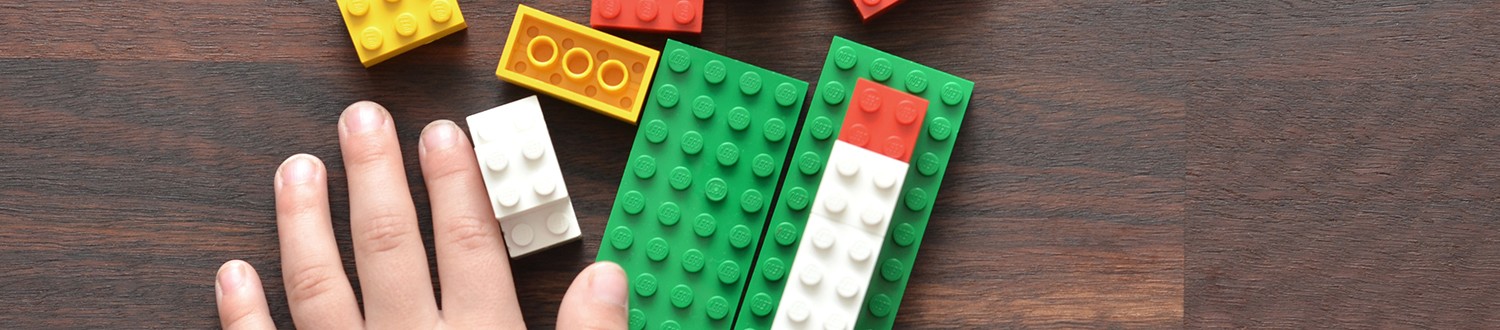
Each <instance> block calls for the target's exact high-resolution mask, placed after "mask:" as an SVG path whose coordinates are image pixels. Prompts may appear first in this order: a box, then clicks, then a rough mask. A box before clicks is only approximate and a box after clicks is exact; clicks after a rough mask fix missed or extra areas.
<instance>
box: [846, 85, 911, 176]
mask: <svg viewBox="0 0 1500 330" xmlns="http://www.w3.org/2000/svg"><path fill="white" fill-rule="evenodd" d="M850 100H851V101H854V102H849V110H848V111H847V112H846V113H845V115H844V126H843V128H842V129H840V130H839V141H844V142H848V143H849V144H853V145H855V146H858V147H860V148H865V149H868V150H870V151H874V152H876V153H880V154H882V155H886V156H889V157H891V158H895V159H897V160H900V161H902V162H907V161H908V160H909V159H911V150H912V146H913V143H916V142H917V135H920V134H921V133H922V118H926V117H927V99H923V98H920V97H917V96H915V95H911V94H907V93H903V92H901V91H899V90H896V89H895V88H890V87H887V86H886V85H881V84H880V83H877V82H873V81H869V80H865V78H859V81H857V82H855V83H854V96H852V97H851V98H850Z"/></svg>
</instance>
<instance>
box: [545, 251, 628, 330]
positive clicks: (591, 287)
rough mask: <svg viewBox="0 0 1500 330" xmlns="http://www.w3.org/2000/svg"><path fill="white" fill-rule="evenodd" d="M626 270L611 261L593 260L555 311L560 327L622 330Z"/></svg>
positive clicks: (584, 329) (569, 288)
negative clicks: (594, 261)
mask: <svg viewBox="0 0 1500 330" xmlns="http://www.w3.org/2000/svg"><path fill="white" fill-rule="evenodd" d="M626 290H628V288H627V287H626V284H625V270H624V269H621V268H620V265H616V264H614V263H610V262H596V263H594V265H592V266H589V267H588V268H584V269H583V272H581V273H578V277H577V278H574V279H573V285H572V286H571V287H568V293H567V294H564V295H563V300H562V307H561V308H559V309H558V311H557V328H558V329H563V330H605V329H608V330H615V329H625V326H626V325H627V323H628V322H627V319H626V317H625V309H626V306H627V305H628V303H627V300H626Z"/></svg>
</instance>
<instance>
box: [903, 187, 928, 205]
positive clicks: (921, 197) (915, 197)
mask: <svg viewBox="0 0 1500 330" xmlns="http://www.w3.org/2000/svg"><path fill="white" fill-rule="evenodd" d="M906 208H908V209H911V210H912V211H921V210H922V209H925V208H927V191H926V190H922V188H921V187H917V188H912V189H911V190H908V191H906Z"/></svg>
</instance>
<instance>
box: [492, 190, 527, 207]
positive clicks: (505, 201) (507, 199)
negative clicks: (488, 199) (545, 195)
mask: <svg viewBox="0 0 1500 330" xmlns="http://www.w3.org/2000/svg"><path fill="white" fill-rule="evenodd" d="M495 201H496V202H500V206H503V207H514V206H516V204H519V203H521V194H518V193H516V190H515V189H501V190H500V197H496V198H495Z"/></svg>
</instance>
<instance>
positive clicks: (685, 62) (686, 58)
mask: <svg viewBox="0 0 1500 330" xmlns="http://www.w3.org/2000/svg"><path fill="white" fill-rule="evenodd" d="M692 65H693V55H692V54H688V51H687V50H685V49H681V48H678V49H673V50H672V54H669V55H667V68H669V69H672V72H677V73H682V72H683V71H687V69H688V67H689V66H692Z"/></svg>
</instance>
